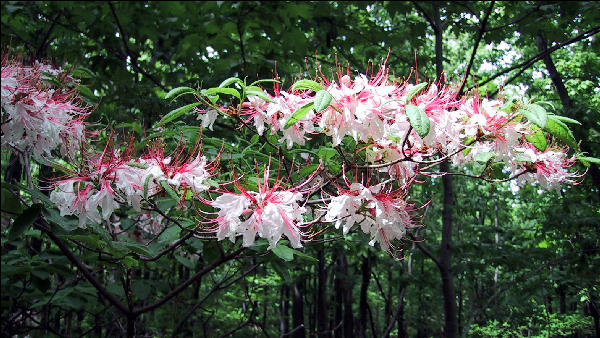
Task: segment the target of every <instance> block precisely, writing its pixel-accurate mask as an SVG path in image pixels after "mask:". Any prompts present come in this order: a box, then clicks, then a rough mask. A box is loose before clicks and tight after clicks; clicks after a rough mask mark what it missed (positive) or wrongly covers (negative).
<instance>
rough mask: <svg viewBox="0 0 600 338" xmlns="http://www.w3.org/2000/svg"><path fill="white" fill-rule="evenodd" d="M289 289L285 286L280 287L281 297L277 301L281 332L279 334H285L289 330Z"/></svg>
mask: <svg viewBox="0 0 600 338" xmlns="http://www.w3.org/2000/svg"><path fill="white" fill-rule="evenodd" d="M289 293H290V292H289V288H288V286H287V285H285V284H284V285H282V286H281V297H280V301H279V329H280V330H281V334H286V333H287V332H288V331H289V330H290V326H289V320H288V312H289V310H288V307H289V305H288V297H289Z"/></svg>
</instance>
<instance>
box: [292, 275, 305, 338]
mask: <svg viewBox="0 0 600 338" xmlns="http://www.w3.org/2000/svg"><path fill="white" fill-rule="evenodd" d="M302 292H304V282H303V281H302V279H299V280H297V281H296V282H294V284H293V285H292V322H293V328H292V330H294V333H293V334H292V336H291V337H292V338H304V337H305V336H306V333H305V331H306V330H305V328H304V299H303V297H302Z"/></svg>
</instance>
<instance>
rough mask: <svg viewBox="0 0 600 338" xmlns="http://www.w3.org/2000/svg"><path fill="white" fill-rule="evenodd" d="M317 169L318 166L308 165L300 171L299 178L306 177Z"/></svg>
mask: <svg viewBox="0 0 600 338" xmlns="http://www.w3.org/2000/svg"><path fill="white" fill-rule="evenodd" d="M317 168H319V165H318V164H309V165H307V166H304V167H303V168H302V169H300V177H306V176H308V175H310V174H312V173H313V172H314V171H315V170H317Z"/></svg>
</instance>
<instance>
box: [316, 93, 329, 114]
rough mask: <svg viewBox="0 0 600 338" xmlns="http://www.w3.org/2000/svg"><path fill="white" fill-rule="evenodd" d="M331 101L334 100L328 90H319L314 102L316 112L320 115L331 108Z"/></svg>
mask: <svg viewBox="0 0 600 338" xmlns="http://www.w3.org/2000/svg"><path fill="white" fill-rule="evenodd" d="M331 99H333V97H332V96H331V94H329V93H328V92H327V91H326V90H319V91H318V92H317V95H315V100H314V105H315V112H317V113H320V112H322V111H323V110H325V109H326V108H327V107H329V103H330V102H331Z"/></svg>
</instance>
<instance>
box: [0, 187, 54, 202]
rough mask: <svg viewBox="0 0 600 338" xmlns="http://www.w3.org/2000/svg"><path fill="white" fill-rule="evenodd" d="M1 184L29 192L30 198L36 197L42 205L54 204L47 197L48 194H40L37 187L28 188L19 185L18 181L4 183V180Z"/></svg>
mask: <svg viewBox="0 0 600 338" xmlns="http://www.w3.org/2000/svg"><path fill="white" fill-rule="evenodd" d="M2 185H3V186H5V187H10V188H13V189H17V190H23V191H26V192H27V193H29V194H30V195H31V197H32V198H35V199H37V200H38V201H40V202H42V203H43V204H44V205H46V206H54V203H52V201H50V198H48V196H46V195H44V194H42V193H41V192H40V191H39V190H37V189H29V188H28V187H26V186H24V185H21V184H19V183H15V184H10V183H6V182H2Z"/></svg>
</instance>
